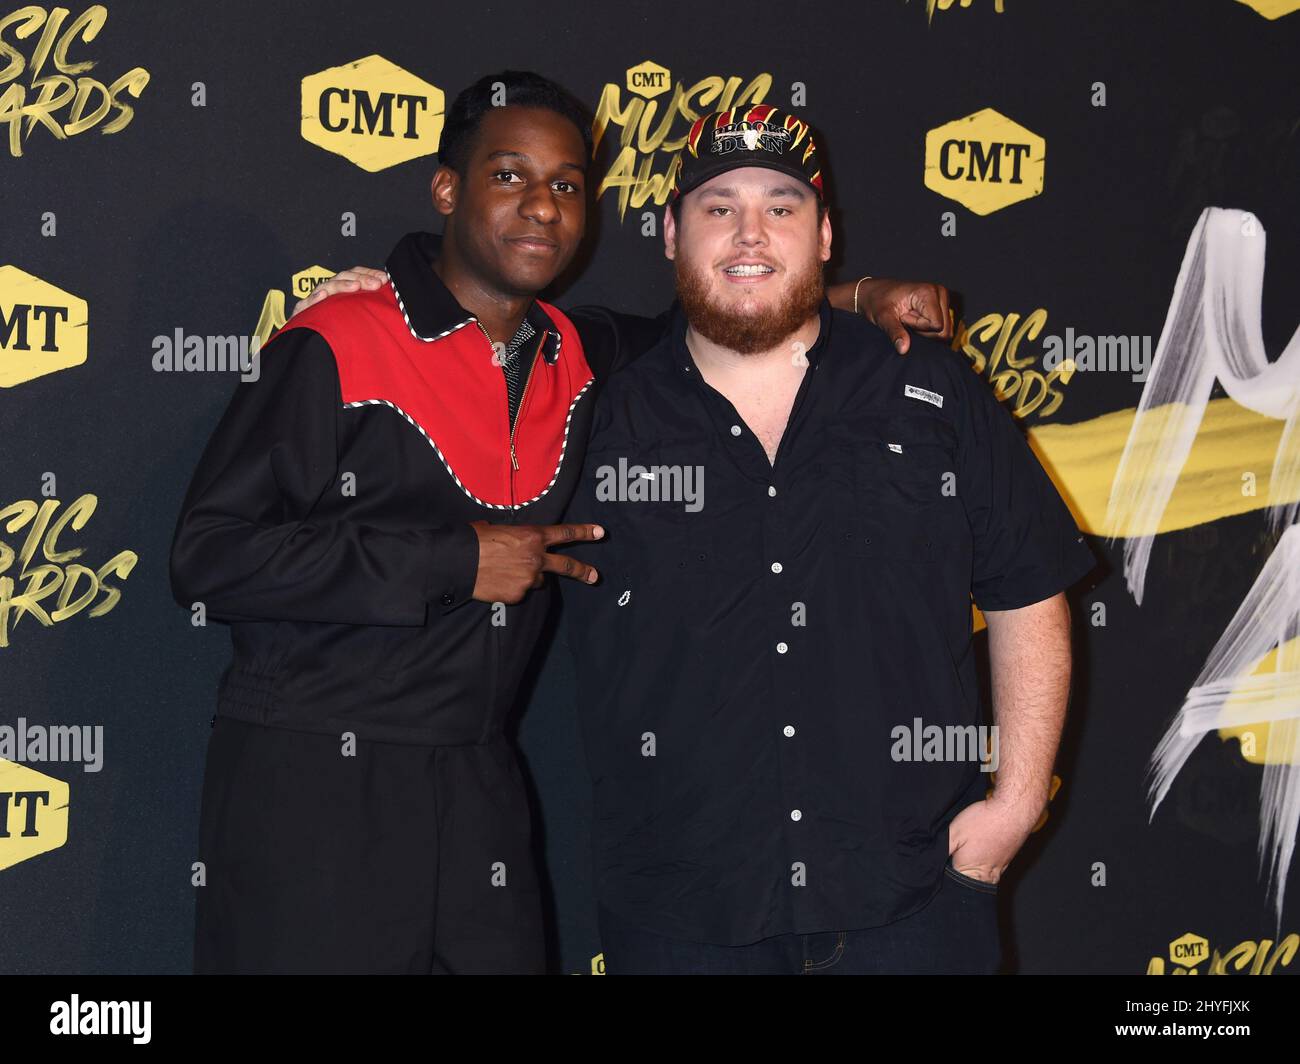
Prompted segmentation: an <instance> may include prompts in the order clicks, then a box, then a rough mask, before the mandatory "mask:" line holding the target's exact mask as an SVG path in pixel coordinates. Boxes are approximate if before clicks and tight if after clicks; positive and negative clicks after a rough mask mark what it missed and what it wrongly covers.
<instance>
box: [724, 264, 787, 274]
mask: <svg viewBox="0 0 1300 1064" xmlns="http://www.w3.org/2000/svg"><path fill="white" fill-rule="evenodd" d="M722 272H723V273H725V274H726V275H727V276H728V277H765V276H767V275H768V274H769V273H776V270H775V269H773V268H772V267H771V266H764V265H763V264H761V263H737V264H736V265H735V266H727V267H725V268H724V269H723V271H722Z"/></svg>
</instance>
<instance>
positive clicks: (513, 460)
mask: <svg viewBox="0 0 1300 1064" xmlns="http://www.w3.org/2000/svg"><path fill="white" fill-rule="evenodd" d="M549 332H550V330H549V329H543V330H542V338H541V339H540V340H539V341H538V342H537V350H536V351H534V352H533V360H532V362H531V364H530V365H529V366H528V376H527V377H525V378H524V390H523V391H522V392H520V393H519V413H518V414H516V415H515V423H514V424H513V425H511V426H510V467H511V468H512V469H518V468H519V459H518V457H517V456H516V455H515V433H516V432H517V431H518V430H519V419H520V418H522V417H523V416H524V400H526V399H527V398H528V386H529V385H530V384H532V382H533V371H534V370H536V368H537V360H538V359H539V358H541V356H542V345H543V344H544V343H546V336H547V334H548V333H549ZM510 479H511V487H512V488H513V486H514V477H513V476H512V477H511V478H510ZM511 494H512V495H513V494H514V493H513V491H512V492H511Z"/></svg>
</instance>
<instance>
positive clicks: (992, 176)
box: [925, 107, 1047, 215]
mask: <svg viewBox="0 0 1300 1064" xmlns="http://www.w3.org/2000/svg"><path fill="white" fill-rule="evenodd" d="M1046 155H1047V143H1046V141H1044V140H1043V138H1042V137H1040V136H1038V135H1037V134H1036V133H1031V132H1030V131H1029V130H1027V129H1026V128H1025V127H1024V126H1022V125H1020V124H1018V123H1016V122H1013V121H1011V119H1009V118H1007V117H1006V116H1005V115H1000V114H998V112H997V111H995V110H993V109H992V108H991V107H986V108H985V109H984V110H982V111H976V112H975V113H974V114H973V115H967V116H966V117H965V118H959V119H957V120H956V121H954V122H948V123H946V124H945V125H942V126H939V127H938V128H937V129H932V130H930V132H929V133H927V134H926V135H925V187H926V188H928V189H930V190H931V191H933V192H937V193H939V195H941V196H946V197H948V199H952V200H956V201H957V202H958V203H960V204H961V205H962V206H963V207H966V208H967V209H968V210H971V211H973V212H974V213H976V214H981V215H983V214H992V213H993V212H994V211H1000V210H1001V209H1002V208H1003V207H1009V206H1011V204H1013V203H1019V202H1020V201H1021V200H1027V199H1030V198H1032V197H1033V196H1037V195H1039V194H1040V193H1041V192H1042V191H1043V162H1044V159H1045V157H1046Z"/></svg>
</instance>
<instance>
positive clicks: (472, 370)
mask: <svg viewBox="0 0 1300 1064" xmlns="http://www.w3.org/2000/svg"><path fill="white" fill-rule="evenodd" d="M498 86H503V87H504V89H505V93H506V99H507V101H508V103H507V105H506V106H494V105H493V102H494V98H495V97H496V95H497V90H498ZM590 155H591V133H590V123H589V120H588V116H587V115H586V114H585V113H584V112H583V110H582V108H581V107H580V105H579V104H577V103H576V101H574V100H573V99H572V98H571V97H570V96H568V94H566V93H565V92H564V91H563V90H562V89H560V88H559V86H557V85H555V84H554V83H553V82H550V81H548V80H547V79H545V78H542V77H540V76H538V75H536V74H531V73H522V72H514V71H506V72H502V73H499V74H493V75H489V76H487V77H485V78H483V79H481V80H480V81H479V82H477V83H476V84H475V85H473V86H471V87H470V88H469V89H467V90H465V92H463V93H461V94H460V95H459V96H458V97H457V98H456V100H455V101H454V103H453V104H452V107H451V109H450V110H449V112H448V115H447V121H446V125H445V128H444V131H443V140H442V145H441V149H440V157H439V167H438V170H437V172H436V173H435V174H434V176H433V180H432V187H431V192H432V198H433V204H434V207H435V209H436V210H437V212H438V213H439V214H440V215H442V216H443V218H444V221H445V224H444V234H443V236H442V237H441V239H439V238H437V237H434V236H433V235H432V234H428V233H411V234H409V235H407V236H406V237H404V238H403V239H402V240H401V241H400V242H399V243H398V244H397V246H396V247H395V249H394V250H393V252H392V254H391V255H390V257H389V259H388V264H387V266H388V268H387V272H386V283H385V284H384V285H383V287H382V288H374V289H372V290H369V291H363V292H356V293H354V294H353V295H352V296H351V297H349V298H340V299H337V300H332V301H327V302H320V303H319V305H316V306H312V307H311V308H309V309H308V310H306V311H305V312H304V313H302V314H299V315H297V316H296V317H295V318H294V319H293V320H292V321H291V322H289V323H288V324H287V325H286V327H285V328H284V329H282V330H281V331H280V332H279V333H277V334H276V336H275V337H274V338H273V339H272V340H271V341H270V342H268V344H267V345H266V347H265V348H264V350H263V352H262V354H261V374H260V378H259V379H258V380H257V381H256V382H251V383H247V384H245V385H242V386H241V387H240V388H239V389H238V390H237V392H236V395H235V397H234V398H233V399H232V401H231V403H230V406H229V408H228V410H227V411H226V414H225V416H224V417H223V418H222V421H221V423H220V425H218V427H217V429H216V431H215V432H214V434H213V436H212V439H211V441H210V442H209V444H208V447H207V449H206V451H205V452H204V455H203V458H202V460H201V461H200V463H199V466H198V469H197V471H196V472H195V474H194V478H193V482H192V484H191V487H190V490H189V493H188V495H187V497H186V499H185V502H184V505H183V508H182V513H181V516H180V519H179V521H178V523H177V529H176V536H175V541H174V544H173V549H172V558H171V563H172V585H173V591H174V594H175V596H176V598H177V600H178V601H179V602H180V603H181V604H182V605H184V606H186V607H190V606H192V605H193V604H195V603H200V602H201V603H202V604H203V605H204V607H205V609H206V612H207V615H208V616H210V617H212V618H214V619H219V620H223V621H228V622H230V623H231V627H232V632H231V634H232V641H233V644H234V656H233V660H232V662H231V664H230V666H229V668H227V670H226V672H225V674H224V675H223V677H222V681H221V688H220V691H219V695H218V704H217V715H216V716H215V717H214V718H213V733H212V737H211V740H210V742H209V746H208V752H207V762H206V770H205V776H204V785H203V798H202V812H201V822H200V831H199V835H200V854H199V856H200V859H201V861H202V864H203V869H204V876H205V881H204V884H203V885H202V886H201V887H200V888H199V893H198V903H197V910H196V935H195V956H194V966H195V970H196V971H197V972H411V973H417V972H418V973H428V972H451V973H471V972H540V971H542V970H544V959H545V958H544V934H543V925H542V909H541V902H540V891H539V885H538V881H537V874H536V869H535V867H534V862H533V854H532V852H531V839H530V831H529V828H530V824H529V821H530V816H529V808H528V801H527V795H526V791H525V787H524V781H523V776H522V772H521V769H520V767H519V765H518V762H517V758H516V754H515V751H514V748H513V745H512V743H511V742H510V740H509V737H508V735H507V732H506V724H507V718H508V714H509V711H510V709H511V707H512V705H513V703H514V700H515V696H516V692H517V690H518V687H519V684H520V681H521V677H522V676H523V673H524V670H525V668H526V666H527V664H528V661H529V658H530V656H531V654H532V651H533V649H534V647H535V646H536V644H537V642H538V639H539V637H540V636H541V634H542V632H543V630H544V627H545V624H546V619H547V615H548V609H547V607H548V592H549V588H548V587H547V585H546V582H545V578H546V575H547V573H558V574H562V575H566V576H569V577H572V578H574V579H575V580H582V581H590V580H591V579H593V578H594V575H595V574H594V573H593V572H592V571H591V570H590V568H589V567H588V566H586V565H584V564H582V563H580V562H578V561H576V560H574V559H572V558H569V557H566V556H563V555H556V554H551V553H549V551H548V548H550V547H552V546H554V545H556V544H560V543H572V542H577V541H580V540H584V539H587V540H590V539H591V538H593V537H595V536H598V535H599V534H600V530H599V529H596V528H592V527H590V526H572V525H556V524H554V523H553V522H555V521H556V520H557V519H559V517H560V516H561V514H562V512H563V508H564V506H565V505H566V503H567V501H568V498H569V495H570V493H571V491H572V488H573V485H574V483H575V482H576V479H577V476H578V475H579V473H580V472H581V468H582V457H583V453H584V448H585V443H586V433H587V430H588V427H589V425H590V420H591V416H592V394H591V393H592V388H591V385H592V384H593V381H594V380H595V379H603V378H604V377H605V376H606V375H607V374H608V373H610V372H611V371H612V370H613V368H614V367H615V366H617V365H618V364H620V363H621V362H624V361H626V360H627V359H629V358H631V357H632V356H633V355H635V354H636V353H638V352H639V351H641V350H644V349H645V347H648V346H649V342H650V341H647V339H646V337H647V336H651V337H653V336H656V335H657V333H656V332H655V329H654V326H653V323H649V322H646V321H644V320H641V319H635V318H629V317H627V316H620V315H616V314H613V313H611V312H608V311H604V310H601V309H599V308H593V309H587V310H581V309H580V310H578V311H574V312H573V313H572V315H569V314H565V313H564V312H562V311H560V310H559V309H558V308H556V307H553V306H551V305H549V304H547V303H545V302H543V301H541V300H539V299H537V298H536V296H537V294H538V293H539V292H541V291H543V290H544V289H546V287H547V286H548V285H550V284H551V283H552V282H553V281H554V280H555V278H556V276H557V275H558V274H559V273H560V272H561V271H563V270H564V269H565V267H566V266H567V265H568V264H569V262H570V261H571V260H572V258H573V256H574V253H575V252H576V250H577V248H578V245H579V242H580V241H581V239H582V236H583V231H584V223H585V209H586V207H585V203H586V197H585V190H584V181H585V177H586V165H587V161H588V159H589V158H590ZM847 287H848V289H849V291H848V292H841V295H840V298H841V300H844V301H851V300H850V297H851V294H852V288H853V286H852V285H850V286H847ZM900 287H901V288H907V287H908V286H900V285H897V284H894V285H892V286H891V285H888V284H887V285H885V289H886V291H890V290H892V291H894V292H895V293H896V292H897V290H898V289H899V288H900ZM921 287H922V288H923V289H925V290H927V291H930V292H934V286H921ZM879 288H880V286H876V289H877V291H879ZM866 290H867V288H866V286H864V292H865V291H866ZM890 298H891V299H892V298H894V297H890ZM897 300H898V302H899V303H901V306H902V308H903V310H904V311H906V310H907V309H909V308H912V307H914V306H915V305H916V304H915V303H914V302H913V300H912V297H911V295H910V294H906V293H905V294H903V295H901V296H897ZM917 302H921V303H924V302H925V300H924V299H922V300H919V301H917ZM940 302H941V297H936V300H935V305H933V306H931V307H930V309H929V315H928V316H932V319H933V320H934V321H935V322H941V321H942V320H946V307H941V306H939V305H938V304H939V303H940ZM941 327H942V325H937V326H936V328H941Z"/></svg>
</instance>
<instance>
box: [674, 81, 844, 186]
mask: <svg viewBox="0 0 1300 1064" xmlns="http://www.w3.org/2000/svg"><path fill="white" fill-rule="evenodd" d="M679 158H680V160H681V164H680V166H679V167H678V170H677V175H676V178H675V180H674V183H673V189H672V193H671V194H670V197H669V199H670V200H671V201H676V200H677V199H678V198H680V197H681V196H684V195H686V193H688V192H690V191H691V189H693V188H697V187H698V186H700V185H702V184H704V182H705V181H708V180H710V179H711V178H714V177H717V176H718V175H719V174H725V173H726V172H727V171H728V170H737V169H739V168H740V167H742V166H762V167H766V168H767V169H769V170H778V171H780V172H781V173H783V174H788V175H790V176H791V177H793V178H795V179H797V180H799V181H802V182H803V183H804V184H805V185H808V186H809V187H810V188H812V189H813V191H814V192H816V193H817V198H818V199H823V198H824V196H823V192H822V171H821V166H820V164H819V163H818V161H817V145H816V144H815V143H814V142H813V135H812V130H811V129H809V128H808V123H807V122H805V121H804V120H803V119H802V118H796V117H795V116H794V115H792V114H787V113H786V112H785V111H778V110H777V109H776V108H775V107H773V106H772V105H771V104H766V103H755V104H748V105H746V106H744V107H732V108H730V109H729V110H726V111H715V112H714V113H713V114H710V115H705V116H704V117H703V118H700V119H698V120H697V121H696V122H695V124H694V125H692V126H691V130H690V132H689V133H688V134H687V135H686V144H685V146H684V147H683V148H682V152H681V155H680V156H679Z"/></svg>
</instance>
